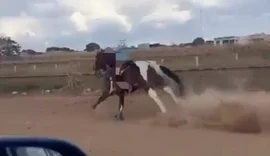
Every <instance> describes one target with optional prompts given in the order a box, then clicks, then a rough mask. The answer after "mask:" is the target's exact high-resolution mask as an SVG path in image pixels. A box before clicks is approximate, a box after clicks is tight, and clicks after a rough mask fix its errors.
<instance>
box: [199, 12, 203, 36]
mask: <svg viewBox="0 0 270 156" xmlns="http://www.w3.org/2000/svg"><path fill="white" fill-rule="evenodd" d="M200 31H201V37H202V38H204V27H203V11H202V9H200Z"/></svg>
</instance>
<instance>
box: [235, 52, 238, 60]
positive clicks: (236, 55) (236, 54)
mask: <svg viewBox="0 0 270 156" xmlns="http://www.w3.org/2000/svg"><path fill="white" fill-rule="evenodd" d="M238 59H239V54H238V53H237V52H236V53H235V60H238Z"/></svg>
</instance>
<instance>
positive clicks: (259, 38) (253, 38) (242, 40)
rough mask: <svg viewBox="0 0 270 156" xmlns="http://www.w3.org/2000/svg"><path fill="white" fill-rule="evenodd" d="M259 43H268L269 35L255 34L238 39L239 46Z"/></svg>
mask: <svg viewBox="0 0 270 156" xmlns="http://www.w3.org/2000/svg"><path fill="white" fill-rule="evenodd" d="M259 41H270V34H265V33H256V34H252V35H247V36H241V37H239V41H238V43H239V44H242V45H245V44H249V43H254V42H259Z"/></svg>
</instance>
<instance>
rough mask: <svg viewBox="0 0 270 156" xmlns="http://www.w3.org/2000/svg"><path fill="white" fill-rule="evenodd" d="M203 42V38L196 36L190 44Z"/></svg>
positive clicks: (195, 44)
mask: <svg viewBox="0 0 270 156" xmlns="http://www.w3.org/2000/svg"><path fill="white" fill-rule="evenodd" d="M204 43H205V41H204V39H203V38H201V37H197V38H195V39H194V40H193V42H192V45H193V46H197V45H203V44H204Z"/></svg>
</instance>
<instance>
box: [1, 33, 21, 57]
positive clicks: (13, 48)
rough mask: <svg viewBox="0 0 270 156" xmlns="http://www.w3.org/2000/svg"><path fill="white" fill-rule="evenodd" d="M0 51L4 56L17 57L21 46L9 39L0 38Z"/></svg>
mask: <svg viewBox="0 0 270 156" xmlns="http://www.w3.org/2000/svg"><path fill="white" fill-rule="evenodd" d="M0 51H1V53H2V54H3V55H4V56H15V55H19V54H20V51H21V46H20V45H19V44H18V43H17V42H16V41H14V40H12V39H11V38H10V37H0Z"/></svg>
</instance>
